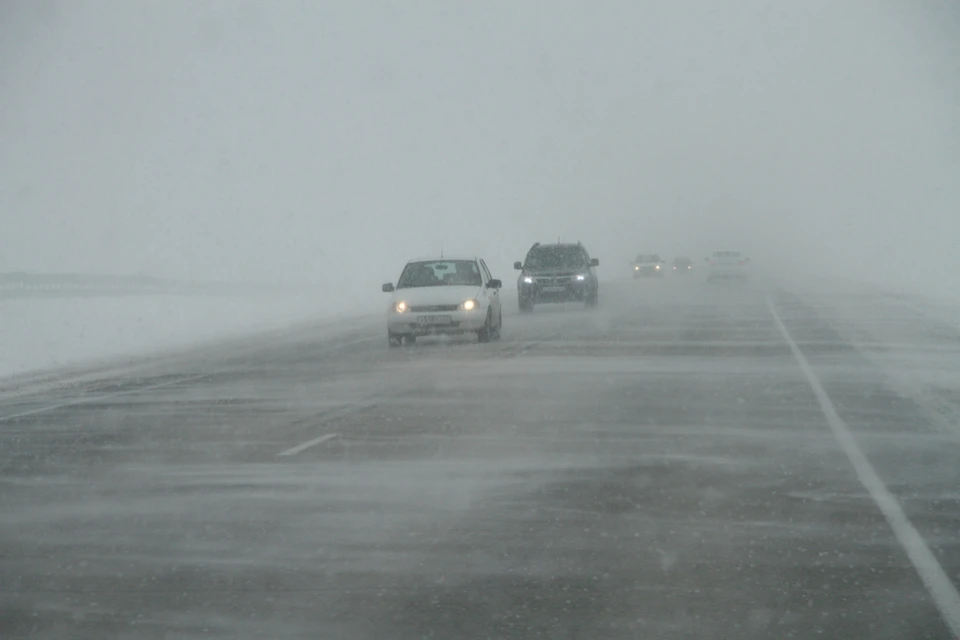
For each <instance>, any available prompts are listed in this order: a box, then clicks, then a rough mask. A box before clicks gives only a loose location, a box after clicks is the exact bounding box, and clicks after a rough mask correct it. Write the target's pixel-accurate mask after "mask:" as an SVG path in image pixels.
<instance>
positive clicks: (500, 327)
mask: <svg viewBox="0 0 960 640" xmlns="http://www.w3.org/2000/svg"><path fill="white" fill-rule="evenodd" d="M498 315H499V319H498V320H497V329H496V331H494V332H493V339H494V340H499V339H500V334H501V332H502V331H503V310H502V309H501V310H500V313H499V314H498Z"/></svg>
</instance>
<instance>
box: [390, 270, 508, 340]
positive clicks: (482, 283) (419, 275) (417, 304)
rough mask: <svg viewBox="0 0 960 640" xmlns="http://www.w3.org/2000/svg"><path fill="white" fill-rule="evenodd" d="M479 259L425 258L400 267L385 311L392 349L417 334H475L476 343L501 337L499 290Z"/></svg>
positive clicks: (501, 319)
mask: <svg viewBox="0 0 960 640" xmlns="http://www.w3.org/2000/svg"><path fill="white" fill-rule="evenodd" d="M502 286H503V284H502V283H501V281H500V280H497V279H496V278H494V277H493V276H492V275H491V274H490V269H489V268H488V267H487V264H486V262H484V261H483V260H482V259H481V258H432V259H431V258H424V259H419V260H411V261H410V262H408V263H407V266H405V267H404V268H403V272H402V273H401V274H400V279H399V280H398V281H397V285H396V286H394V285H393V283H390V282H388V283H386V284H385V285H383V287H382V290H383V291H384V292H385V293H391V294H393V295H392V298H391V301H390V307H389V308H388V310H387V338H388V342H389V344H390V346H391V347H396V346H399V345H400V344H402V343H403V342H404V341H406V342H407V344H412V343H414V342H416V341H417V336H428V335H451V334H464V333H475V334H476V335H477V339H478V340H479V341H480V342H489V341H490V340H491V339H497V338H499V337H500V331H501V329H502V328H503V314H502V312H501V308H500V287H502Z"/></svg>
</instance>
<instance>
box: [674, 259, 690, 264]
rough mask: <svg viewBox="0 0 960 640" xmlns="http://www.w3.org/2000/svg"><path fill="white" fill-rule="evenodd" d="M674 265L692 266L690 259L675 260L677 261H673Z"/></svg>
mask: <svg viewBox="0 0 960 640" xmlns="http://www.w3.org/2000/svg"><path fill="white" fill-rule="evenodd" d="M673 264H675V265H677V266H681V265H686V264H690V258H675V259H674V260H673Z"/></svg>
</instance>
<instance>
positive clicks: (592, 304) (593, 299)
mask: <svg viewBox="0 0 960 640" xmlns="http://www.w3.org/2000/svg"><path fill="white" fill-rule="evenodd" d="M598 304H600V292H599V291H594V292H593V293H591V294H590V295H588V296H587V304H586V306H587V309H594V308H596V306H597V305H598Z"/></svg>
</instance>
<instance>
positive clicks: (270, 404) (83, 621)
mask: <svg viewBox="0 0 960 640" xmlns="http://www.w3.org/2000/svg"><path fill="white" fill-rule="evenodd" d="M841 293H842V292H839V291H825V290H817V289H816V288H809V289H796V288H792V287H789V286H785V285H782V284H779V283H775V282H754V283H750V284H746V285H737V284H730V285H717V286H709V285H707V284H705V283H703V282H701V281H699V280H697V279H666V280H662V281H661V280H655V281H654V280H649V281H646V280H644V281H637V282H618V283H608V284H606V285H604V288H603V289H602V293H601V308H600V309H599V310H596V311H588V310H585V309H582V308H580V307H578V306H555V307H550V306H546V305H545V306H543V307H538V308H537V310H536V311H535V312H534V313H533V314H531V315H523V316H521V315H519V314H518V313H517V312H516V309H515V303H514V304H511V305H510V306H509V313H506V314H505V318H504V320H505V322H504V324H505V330H504V336H503V340H502V341H501V342H499V343H492V344H488V345H479V344H475V343H471V342H461V341H451V340H437V341H429V340H421V341H419V342H418V344H417V345H416V346H414V347H407V348H402V349H388V348H387V346H386V340H385V336H384V332H383V326H382V323H383V319H382V317H379V316H376V315H371V316H369V317H368V318H366V319H362V320H356V321H353V322H351V323H349V325H348V326H340V325H337V324H336V323H334V324H332V325H325V326H323V327H317V328H311V327H301V328H300V329H298V330H297V331H295V332H288V333H285V334H283V335H282V336H277V337H274V338H263V339H261V340H260V341H259V342H257V343H255V344H249V345H247V348H246V349H244V350H236V351H231V350H221V351H212V352H208V353H206V354H205V355H203V356H200V355H195V356H191V355H189V354H184V355H182V356H180V357H179V358H176V359H172V360H168V361H163V362H157V363H154V364H152V365H151V366H150V367H147V368H146V369H144V370H143V371H141V372H139V373H138V374H137V375H136V376H123V375H121V376H108V377H105V378H103V379H100V380H89V381H87V382H86V383H85V384H83V385H80V386H72V387H69V388H65V389H61V390H55V389H51V388H49V387H45V388H42V389H41V388H38V389H37V390H35V392H33V393H31V392H30V390H29V389H26V390H21V392H20V393H19V394H18V395H16V396H11V397H6V398H5V399H4V403H3V405H2V407H0V514H3V515H2V516H0V517H2V524H3V526H2V527H0V584H2V585H3V589H2V590H0V628H3V629H4V630H5V632H6V633H5V635H4V637H10V638H18V637H24V638H27V637H29V638H58V637H64V636H67V635H71V634H72V635H76V636H81V637H115V638H152V637H157V638H159V637H178V638H192V637H205V638H210V637H217V638H220V637H222V638H238V637H245V638H266V637H270V638H307V637H311V638H312V637H316V638H382V637H392V638H423V637H434V638H474V637H477V638H480V637H484V638H508V637H541V638H658V639H660V638H698V639H700V638H705V639H720V638H737V639H747V638H757V639H760V638H762V639H768V638H815V637H817V638H836V639H843V640H848V639H850V640H852V639H857V638H863V639H869V640H877V639H882V638H890V639H893V638H896V639H902V638H910V639H920V638H929V639H948V638H951V637H953V636H954V635H955V634H956V633H957V631H958V626H960V621H958V615H960V612H958V611H957V610H956V608H955V607H956V605H955V602H956V601H955V600H954V598H955V597H956V593H957V587H958V585H960V464H957V461H958V460H960V434H958V432H957V431H956V429H955V427H956V424H957V423H956V419H957V417H958V415H960V332H958V331H957V330H956V327H955V326H954V327H953V328H951V324H950V322H949V318H948V317H941V316H940V315H937V317H936V318H932V317H929V314H928V317H924V309H923V308H921V306H919V303H916V302H914V303H911V305H909V306H908V307H907V308H905V307H904V306H903V305H902V304H901V303H900V302H897V301H896V300H890V299H887V298H885V297H884V296H878V295H875V294H869V295H868V294H862V293H861V294H859V297H854V295H852V294H851V293H850V292H847V293H846V294H842V295H841ZM948 315H949V314H948ZM905 380H906V382H909V383H910V384H905V383H904V381H905ZM931 398H936V399H937V403H936V404H935V406H931V404H930V403H931Z"/></svg>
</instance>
